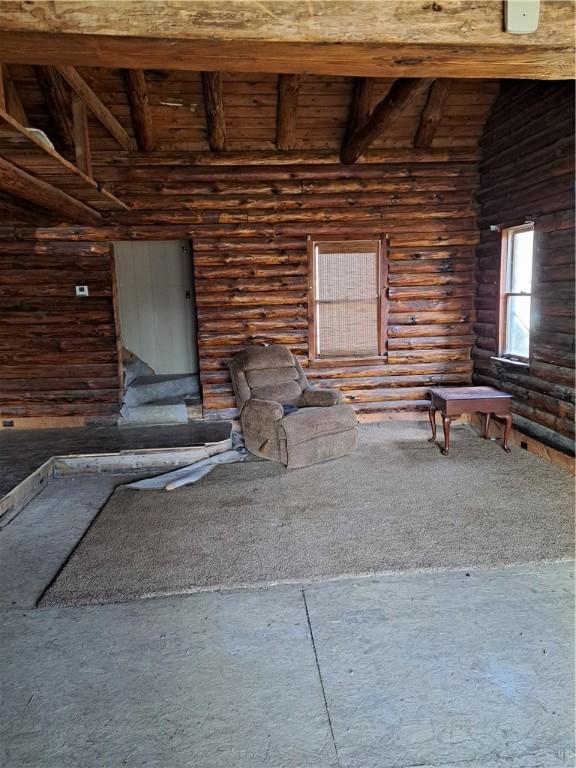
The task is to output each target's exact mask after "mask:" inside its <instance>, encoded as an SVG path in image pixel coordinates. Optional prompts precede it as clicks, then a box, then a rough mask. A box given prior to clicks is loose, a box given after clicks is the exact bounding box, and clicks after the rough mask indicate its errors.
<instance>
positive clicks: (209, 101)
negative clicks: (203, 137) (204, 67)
mask: <svg viewBox="0 0 576 768" xmlns="http://www.w3.org/2000/svg"><path fill="white" fill-rule="evenodd" d="M202 87H203V89H204V109H205V112H206V128H207V130H208V144H209V145H210V149H212V150H213V151H214V152H223V151H224V150H225V149H226V120H225V118H224V97H223V91H222V73H221V72H202Z"/></svg>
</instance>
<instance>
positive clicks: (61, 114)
mask: <svg viewBox="0 0 576 768" xmlns="http://www.w3.org/2000/svg"><path fill="white" fill-rule="evenodd" d="M34 72H35V74H36V79H37V80H38V84H39V85H40V89H41V91H42V95H43V96H44V100H45V101H46V106H47V107H48V111H49V112H50V116H51V118H52V122H53V123H54V127H55V128H56V131H57V132H58V136H59V137H60V141H61V143H62V144H63V146H64V147H66V149H72V148H73V147H74V126H73V124H72V104H71V99H70V93H69V91H68V90H67V89H66V85H65V84H64V81H63V80H62V78H61V77H60V75H59V74H58V72H57V70H56V68H55V67H34Z"/></svg>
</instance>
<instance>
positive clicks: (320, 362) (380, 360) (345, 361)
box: [308, 356, 388, 368]
mask: <svg viewBox="0 0 576 768" xmlns="http://www.w3.org/2000/svg"><path fill="white" fill-rule="evenodd" d="M387 362H388V357H387V356H383V357H339V358H335V357H326V358H323V357H315V358H310V359H309V360H308V365H309V366H310V368H345V367H351V368H352V367H354V366H356V365H384V364H385V363H387Z"/></svg>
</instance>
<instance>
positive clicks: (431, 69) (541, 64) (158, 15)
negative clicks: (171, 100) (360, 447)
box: [0, 0, 575, 79]
mask: <svg viewBox="0 0 576 768" xmlns="http://www.w3.org/2000/svg"><path fill="white" fill-rule="evenodd" d="M128 6H129V8H130V11H129V12H127V8H128ZM504 7H505V2H498V0H474V2H471V0H440V1H439V2H432V1H431V0H430V1H428V0H385V1H383V2H377V1H376V2H375V1H374V0H289V1H286V0H234V2H224V1H223V0H180V1H177V0H163V2H157V0H130V3H127V2H117V0H53V1H51V2H47V1H46V0H26V1H25V2H16V1H15V0H1V1H0V50H2V51H3V54H4V59H5V60H6V61H12V62H14V63H29V64H55V65H71V66H105V67H106V66H108V67H109V66H110V64H111V62H113V63H114V65H115V66H119V67H123V68H127V69H155V68H156V69H184V70H194V71H223V70H225V71H227V72H276V73H278V72H282V73H301V74H306V73H314V74H328V75H354V76H374V77H395V78H396V77H459V78H461V77H471V78H478V77H495V78H535V79H562V78H572V77H573V76H574V21H575V19H574V14H575V9H574V3H573V2H572V0H553V1H551V0H543V1H542V3H541V7H540V19H539V24H538V29H537V31H536V32H534V33H532V34H529V35H515V34H510V33H509V32H506V31H505V24H504Z"/></svg>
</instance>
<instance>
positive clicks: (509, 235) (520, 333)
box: [499, 224, 534, 360]
mask: <svg viewBox="0 0 576 768" xmlns="http://www.w3.org/2000/svg"><path fill="white" fill-rule="evenodd" d="M533 241H534V225H533V224H524V225H522V226H521V227H510V228H509V229H504V230H503V232H502V272H501V280H500V286H501V289H500V299H501V300H500V334H499V335H500V349H499V354H500V355H502V356H504V357H511V358H514V359H521V360H526V359H528V353H529V347H530V299H531V293H532V252H533Z"/></svg>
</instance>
